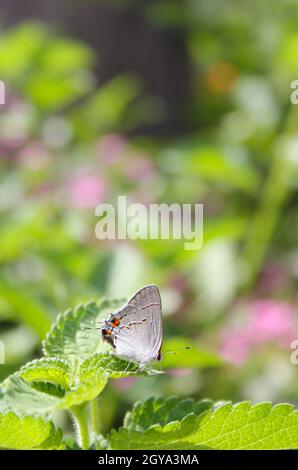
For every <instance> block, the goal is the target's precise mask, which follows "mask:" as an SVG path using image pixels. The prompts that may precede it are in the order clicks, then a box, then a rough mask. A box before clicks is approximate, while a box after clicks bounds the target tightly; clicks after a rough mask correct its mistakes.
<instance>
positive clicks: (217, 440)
mask: <svg viewBox="0 0 298 470" xmlns="http://www.w3.org/2000/svg"><path fill="white" fill-rule="evenodd" d="M169 410H170V412H169ZM151 416H153V418H151ZM297 429H298V411H293V407H292V406H291V405H288V404H280V405H276V406H272V404H271V403H259V404H257V405H252V404H251V403H249V402H242V403H239V404H237V405H234V406H233V405H231V404H225V405H222V406H219V407H217V408H215V409H214V410H212V409H211V403H210V402H199V403H196V404H195V403H193V402H188V401H182V402H180V403H177V400H175V399H170V400H162V399H158V400H156V399H150V400H148V401H147V402H145V403H144V404H138V405H136V406H135V407H134V409H133V411H132V412H131V413H129V414H128V415H127V416H126V417H125V420H124V427H123V428H120V429H119V430H118V431H115V430H113V431H112V432H111V434H110V437H109V442H110V446H111V448H112V449H122V450H123V449H225V450H227V449H239V450H243V449H260V450H261V449H295V448H297V447H298V438H297Z"/></svg>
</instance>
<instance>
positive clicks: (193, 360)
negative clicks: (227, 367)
mask: <svg viewBox="0 0 298 470" xmlns="http://www.w3.org/2000/svg"><path fill="white" fill-rule="evenodd" d="M187 347H190V348H191V349H183V348H187ZM167 351H169V352H167ZM171 351H173V352H171ZM163 356H164V358H163ZM221 364H222V360H221V358H220V357H219V356H217V355H216V354H215V353H212V352H209V351H206V350H204V349H201V348H199V347H198V346H197V344H196V342H194V341H191V340H189V339H185V338H179V337H172V338H169V339H166V340H165V341H164V344H163V347H162V362H161V365H162V367H163V368H165V369H170V368H175V367H198V368H204V367H218V366H220V365H221Z"/></svg>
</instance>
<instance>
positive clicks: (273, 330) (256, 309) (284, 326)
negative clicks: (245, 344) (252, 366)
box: [248, 299, 295, 343]
mask: <svg viewBox="0 0 298 470" xmlns="http://www.w3.org/2000/svg"><path fill="white" fill-rule="evenodd" d="M248 328H249V331H250V333H251V335H252V340H253V342H254V343H264V342H268V341H272V340H279V339H280V340H283V339H286V340H287V341H288V340H289V339H291V338H292V339H294V338H293V335H294V329H295V314H294V309H293V307H292V305H290V304H288V303H286V302H274V301H272V300H266V299H264V300H257V301H256V302H254V304H253V306H252V316H251V320H250V324H249V326H248ZM294 336H295V335H294Z"/></svg>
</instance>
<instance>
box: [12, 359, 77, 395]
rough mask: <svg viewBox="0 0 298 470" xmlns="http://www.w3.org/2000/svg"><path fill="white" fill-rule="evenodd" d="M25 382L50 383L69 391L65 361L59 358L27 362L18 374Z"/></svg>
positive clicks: (67, 367) (68, 372)
mask: <svg viewBox="0 0 298 470" xmlns="http://www.w3.org/2000/svg"><path fill="white" fill-rule="evenodd" d="M19 375H20V377H21V378H22V379H24V380H26V381H27V382H50V383H52V384H55V385H61V387H62V388H64V389H66V390H67V389H69V379H70V367H69V364H68V362H67V361H66V360H64V359H59V358H53V357H50V358H42V359H37V360H34V361H32V362H29V363H28V364H26V365H25V366H23V367H22V368H21V370H20V372H19Z"/></svg>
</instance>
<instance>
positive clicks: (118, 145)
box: [97, 134, 126, 165]
mask: <svg viewBox="0 0 298 470" xmlns="http://www.w3.org/2000/svg"><path fill="white" fill-rule="evenodd" d="M125 149H126V140H125V139H124V137H122V136H121V135H119V134H108V135H106V136H104V137H103V138H102V139H101V140H100V141H99V142H98V145H97V150H98V153H99V157H100V160H101V161H102V162H103V163H105V164H107V165H113V164H114V163H117V162H118V161H119V160H120V159H121V157H122V155H123V154H124V152H125Z"/></svg>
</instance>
